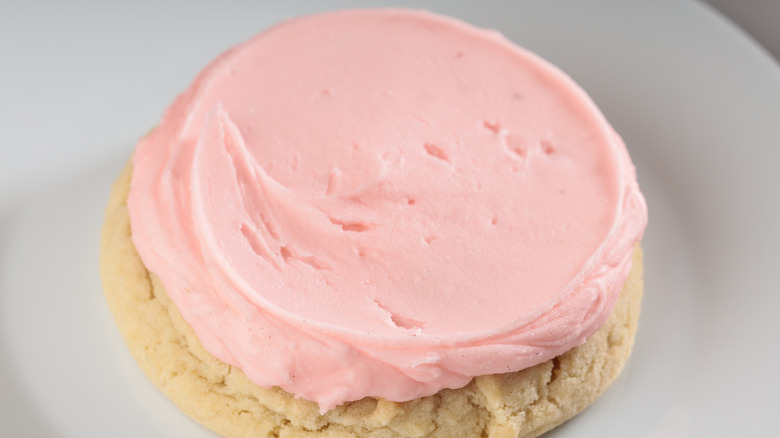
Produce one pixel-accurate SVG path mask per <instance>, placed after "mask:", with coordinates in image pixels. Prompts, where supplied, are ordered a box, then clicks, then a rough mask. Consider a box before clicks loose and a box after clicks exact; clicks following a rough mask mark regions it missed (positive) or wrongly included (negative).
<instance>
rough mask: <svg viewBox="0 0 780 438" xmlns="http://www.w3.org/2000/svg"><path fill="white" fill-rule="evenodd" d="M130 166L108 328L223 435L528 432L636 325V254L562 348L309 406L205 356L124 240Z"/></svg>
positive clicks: (544, 427)
mask: <svg viewBox="0 0 780 438" xmlns="http://www.w3.org/2000/svg"><path fill="white" fill-rule="evenodd" d="M131 173H132V165H131V164H128V165H127V166H126V167H125V169H124V171H123V172H122V174H121V176H120V177H119V179H118V181H117V182H116V183H115V185H114V187H113V189H112V192H111V197H110V201H109V204H108V208H107V212H106V219H105V223H104V227H103V232H102V242H101V257H100V270H101V276H102V279H103V286H104V290H105V295H106V299H107V302H108V304H109V307H110V309H111V313H112V314H113V316H114V319H115V321H116V324H117V326H118V327H119V331H120V333H121V334H122V336H123V338H124V339H125V341H126V343H127V345H128V347H129V349H130V351H131V353H132V355H133V357H134V358H135V360H136V361H137V362H138V365H139V366H140V367H141V369H142V370H143V371H144V373H145V374H146V375H147V376H148V378H149V379H150V380H151V381H152V382H153V383H154V384H155V385H156V386H157V387H158V388H159V389H160V390H161V391H162V392H163V393H164V394H165V395H166V396H168V397H169V398H170V399H171V400H172V401H173V402H174V403H175V404H176V405H177V406H179V408H180V409H181V410H182V411H183V412H184V413H186V414H187V415H189V416H191V417H192V418H194V419H195V420H197V421H198V422H200V423H201V424H203V425H204V426H206V427H207V428H209V429H211V430H213V431H215V432H217V433H219V434H221V435H224V436H226V437H269V438H270V437H375V438H379V437H382V438H390V437H485V436H488V437H495V438H498V437H501V438H504V437H535V436H538V435H540V434H542V433H544V432H545V431H548V430H550V429H552V428H553V427H555V426H557V425H559V424H560V423H562V422H564V421H566V420H567V419H569V418H571V417H572V416H574V415H575V414H577V413H578V412H580V411H582V410H583V409H585V407H587V406H588V405H589V404H590V403H592V402H593V401H594V400H595V399H596V398H597V397H598V396H599V395H600V394H601V393H603V392H604V390H605V389H606V388H607V387H608V386H609V384H610V383H611V382H612V381H613V380H614V379H615V378H616V377H617V376H618V374H619V373H620V370H621V369H622V367H623V365H624V364H625V362H626V360H627V358H628V356H629V353H630V351H631V348H632V345H633V343H634V336H635V333H636V329H637V322H638V318H639V310H640V303H641V297H642V290H643V284H642V251H641V248H640V247H639V246H638V245H637V246H636V247H635V249H634V255H633V266H632V269H631V272H630V274H629V277H628V279H627V281H626V282H625V284H624V286H623V289H622V291H621V293H620V296H619V298H618V301H617V303H616V304H615V306H614V309H613V311H612V313H611V315H610V316H609V319H608V320H607V322H606V324H604V325H603V326H602V327H601V329H599V330H598V331H597V332H596V333H595V334H593V335H592V336H590V337H589V338H588V339H587V341H586V342H585V343H584V344H582V345H580V346H578V347H575V348H573V349H571V350H570V351H568V352H566V353H564V354H562V355H560V356H558V357H555V358H554V359H552V360H548V361H546V362H544V363H541V364H539V365H536V366H534V367H531V368H528V369H524V370H521V371H518V372H512V373H507V374H496V375H487V376H479V377H476V378H474V379H473V380H472V381H471V382H470V383H469V384H468V385H466V386H465V387H462V388H459V389H444V390H441V391H440V392H439V393H437V394H435V395H431V396H427V397H422V398H419V399H415V400H411V401H408V402H401V403H396V402H389V401H385V400H382V399H379V398H373V397H366V398H364V399H361V400H358V401H353V402H347V403H344V404H342V405H340V406H338V407H336V408H335V409H332V410H330V411H328V412H326V413H325V414H324V415H321V414H320V412H319V409H318V406H317V404H316V403H314V402H311V401H307V400H304V399H301V398H296V397H295V396H293V395H292V394H289V393H287V392H285V391H283V390H281V389H279V388H276V387H274V388H270V389H266V388H262V387H260V386H257V385H255V384H253V383H252V382H250V381H249V380H248V379H247V377H246V376H245V375H244V373H243V372H242V371H241V370H240V369H237V368H235V367H233V366H230V365H227V364H225V363H223V362H221V361H219V360H218V359H216V358H214V357H213V356H212V355H211V354H209V353H208V352H207V351H206V350H205V349H204V348H203V347H202V345H201V344H200V342H199V341H198V338H197V337H196V336H195V334H194V332H193V330H192V329H191V328H190V326H189V325H188V324H187V323H186V322H185V321H184V319H183V318H182V317H181V315H180V313H179V312H178V310H177V309H176V307H175V306H174V305H172V303H171V301H170V300H169V298H168V295H167V293H166V291H165V289H164V287H163V286H162V284H161V283H160V281H159V280H158V279H157V278H156V276H155V275H154V274H152V273H150V272H149V271H148V270H147V269H146V267H145V266H144V264H143V262H142V261H141V259H140V257H139V256H138V254H137V252H136V249H135V247H134V245H133V242H132V236H131V231H130V219H129V215H128V211H127V206H126V199H127V195H128V191H129V184H130V178H131Z"/></svg>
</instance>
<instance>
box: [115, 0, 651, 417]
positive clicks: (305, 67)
mask: <svg viewBox="0 0 780 438" xmlns="http://www.w3.org/2000/svg"><path fill="white" fill-rule="evenodd" d="M127 211H128V212H129V220H130V224H129V226H130V230H131V236H132V243H133V246H134V248H135V249H136V250H137V251H138V255H139V256H140V259H141V260H142V262H143V265H144V266H145V268H146V269H148V271H149V272H150V273H152V274H153V275H154V276H155V277H156V278H158V279H159V282H160V283H161V285H162V286H163V287H164V291H165V293H166V294H167V296H168V297H169V298H170V300H171V303H172V305H173V306H174V307H175V310H176V311H177V312H179V313H180V314H181V316H182V317H183V319H184V321H186V323H187V324H188V325H189V326H190V327H191V328H192V330H193V331H194V333H195V334H196V336H197V340H198V341H199V342H200V343H201V344H202V346H203V347H204V348H205V350H206V351H208V353H209V354H211V355H213V356H214V357H215V358H216V359H218V360H219V361H221V362H224V363H225V364H227V365H230V366H232V367H234V368H235V369H238V370H241V371H242V372H243V373H245V374H246V377H247V378H248V379H249V381H251V382H252V383H253V384H255V385H257V386H259V387H261V388H281V389H283V390H284V391H286V392H287V393H289V394H291V395H293V396H294V397H295V398H296V399H300V400H307V401H311V402H315V403H316V404H317V406H318V410H319V413H320V414H326V413H328V412H329V411H331V410H333V409H334V408H336V407H338V406H342V405H344V404H345V403H347V404H348V403H349V402H353V401H358V400H362V399H365V398H366V397H373V398H378V399H382V400H385V401H389V402H408V401H412V400H415V399H419V398H422V397H426V396H431V395H433V394H437V393H439V392H440V391H442V390H445V389H457V388H462V387H464V386H466V385H467V384H469V383H470V382H472V380H473V379H474V378H475V377H477V376H486V375H494V374H502V373H513V372H518V371H521V370H525V369H528V368H530V367H533V366H536V365H538V364H541V363H544V362H546V361H550V360H552V359H553V358H555V357H557V356H560V355H561V354H563V353H565V352H567V351H570V350H571V349H572V348H574V347H577V346H579V345H581V344H583V343H584V342H586V340H587V339H588V338H589V337H590V336H591V335H593V334H594V333H595V332H596V331H597V330H599V329H600V328H601V327H602V325H603V324H604V323H605V321H606V320H607V318H608V317H609V316H610V314H611V312H612V309H613V306H614V304H615V302H616V301H617V299H618V297H619V295H620V293H621V289H622V288H623V285H624V283H625V281H626V278H627V276H628V275H629V271H630V270H631V269H632V255H633V254H634V252H635V246H636V244H637V242H638V241H639V240H640V239H641V237H642V233H643V231H644V227H645V224H646V220H647V211H646V206H645V202H644V199H643V197H642V195H641V193H640V191H639V188H638V185H637V182H636V175H635V171H634V167H633V165H632V163H631V161H630V159H629V156H628V153H627V151H626V148H625V146H624V144H623V142H622V141H621V140H620V138H619V137H618V135H617V134H616V133H615V132H614V131H613V130H612V128H611V127H610V125H609V124H608V123H607V121H606V120H605V118H604V116H603V115H602V114H601V113H600V111H599V110H598V109H597V108H596V106H595V105H594V104H593V102H592V101H591V100H590V98H589V97H588V96H587V95H586V94H585V92H583V91H582V89H581V88H580V87H578V86H577V85H576V84H575V83H574V82H573V81H572V80H571V79H570V78H568V77H567V76H566V75H565V74H563V73H562V72H561V71H559V70H558V69H557V68H555V67H553V66H552V65H550V64H548V63H547V62H546V61H544V60H542V59H540V58H539V57H537V56H535V55H533V54H531V53H529V52H527V51H525V50H523V49H521V48H519V47H517V46H515V45H514V44H512V43H511V42H509V41H508V40H506V39H505V38H503V37H502V36H501V35H499V34H498V33H496V32H492V31H485V30H481V29H477V28H474V27H472V26H470V25H467V24H465V23H462V22H460V21H456V20H453V19H449V18H444V17H440V16H436V15H433V14H429V13H425V12H416V11H405V10H358V11H343V12H335V13H329V14H322V15H315V16H309V17H303V18H298V19H293V20H289V21H286V22H283V23H281V24H279V25H277V26H275V27H273V28H271V29H269V30H266V31H264V32H263V33H261V34H260V35H258V36H257V37H255V38H253V39H251V40H249V41H247V42H245V43H243V44H240V45H238V46H236V47H234V48H233V49H231V50H229V51H228V52H226V53H225V54H223V55H222V56H220V57H219V58H217V59H216V60H215V61H213V62H212V63H211V64H210V65H209V66H208V67H207V68H206V69H205V70H204V71H203V72H202V73H201V74H200V75H199V76H198V77H197V78H196V79H195V81H194V82H193V84H192V85H191V86H190V87H189V88H188V89H187V90H186V91H185V92H184V93H183V94H182V95H181V96H180V97H179V98H177V99H176V101H175V102H174V103H173V105H172V106H171V107H170V108H169V109H168V110H167V112H166V114H165V116H164V117H163V119H162V121H161V122H160V124H159V126H158V127H157V128H156V129H155V130H154V131H153V132H152V133H151V134H149V135H148V136H146V137H144V138H143V139H142V140H141V141H140V143H139V144H138V147H137V150H136V152H135V154H134V156H133V165H132V177H131V179H130V182H129V194H128V195H127Z"/></svg>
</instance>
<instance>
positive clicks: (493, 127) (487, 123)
mask: <svg viewBox="0 0 780 438" xmlns="http://www.w3.org/2000/svg"><path fill="white" fill-rule="evenodd" d="M482 125H483V126H484V127H485V128H487V129H489V130H490V131H492V132H493V133H495V134H498V133H499V131H501V125H499V124H498V122H496V121H492V120H483V121H482Z"/></svg>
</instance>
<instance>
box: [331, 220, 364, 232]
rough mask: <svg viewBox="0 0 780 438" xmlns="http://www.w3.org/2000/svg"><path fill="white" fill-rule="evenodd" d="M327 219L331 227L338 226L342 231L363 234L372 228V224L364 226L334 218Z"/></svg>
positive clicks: (360, 223) (359, 223)
mask: <svg viewBox="0 0 780 438" xmlns="http://www.w3.org/2000/svg"><path fill="white" fill-rule="evenodd" d="M329 219H330V223H332V224H333V225H338V226H340V227H341V229H342V230H344V231H355V232H363V231H368V230H370V229H372V228H374V226H373V224H365V223H362V222H345V221H341V220H338V219H335V218H329Z"/></svg>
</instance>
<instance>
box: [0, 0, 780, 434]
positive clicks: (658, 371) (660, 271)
mask: <svg viewBox="0 0 780 438" xmlns="http://www.w3.org/2000/svg"><path fill="white" fill-rule="evenodd" d="M51 3H52V4H50V5H48V6H47V8H46V9H45V10H41V9H36V6H35V5H33V4H31V3H25V4H24V5H22V4H19V5H9V6H4V11H3V14H0V17H1V18H0V59H2V60H3V61H2V62H3V67H4V68H3V70H2V71H0V83H2V87H3V88H2V90H0V91H2V93H0V95H2V96H3V98H2V99H0V123H2V124H3V126H2V129H0V151H1V152H2V153H1V154H0V435H3V436H25V437H102V436H111V437H139V436H160V437H180V436H189V437H209V436H212V434H210V433H209V432H208V431H206V430H204V429H203V428H201V427H200V426H198V425H197V424H195V423H194V422H193V421H191V420H189V419H188V418H187V417H185V416H184V415H183V414H181V413H179V411H178V410H177V409H176V408H175V407H174V406H173V405H172V404H171V403H170V402H169V401H167V399H166V398H165V397H164V396H162V395H161V394H160V393H159V392H158V391H157V390H156V389H155V388H154V387H153V386H152V385H151V384H150V383H148V382H147V380H146V379H145V378H144V377H143V375H142V374H141V373H140V371H139V370H138V368H137V367H136V365H135V363H134V362H133V361H132V359H131V358H130V356H129V353H128V352H127V350H126V349H125V347H124V344H123V342H122V340H121V339H120V337H119V335H118V333H117V330H116V328H115V327H114V325H113V321H112V320H111V317H110V315H109V314H108V311H107V309H106V306H105V304H104V302H103V297H102V292H101V288H100V281H99V278H98V274H97V259H98V235H99V230H100V226H101V221H102V211H103V206H104V204H105V202H106V199H107V194H108V188H109V185H110V184H111V182H112V180H113V178H114V177H115V176H116V175H117V174H118V173H119V170H120V168H121V166H122V164H123V162H124V161H125V159H126V158H127V157H128V156H129V154H130V152H131V150H132V147H133V143H134V141H135V139H136V138H137V137H138V136H139V135H140V134H142V133H143V132H145V131H146V130H147V129H148V128H149V127H151V126H153V125H154V124H155V122H156V120H157V118H158V117H159V115H160V114H161V112H162V110H163V108H164V107H165V106H166V105H167V104H168V103H169V102H170V101H171V100H172V98H173V96H174V95H175V94H176V93H177V92H179V91H180V90H181V89H183V88H184V87H185V86H186V84H187V83H188V82H189V81H190V80H191V78H192V77H193V76H194V75H195V73H196V72H197V71H198V70H199V69H200V68H201V67H202V66H203V65H204V64H205V63H206V62H207V61H208V60H209V59H211V58H212V57H213V56H215V55H216V54H218V53H219V52H220V51H222V50H223V49H225V48H227V47H228V46H230V45H232V44H233V43H236V42H238V41H240V40H242V39H244V38H247V37H249V36H250V35H252V34H254V33H255V32H257V31H259V30H260V29H261V28H263V27H265V26H267V25H269V24H271V23H273V22H276V21H278V20H280V19H282V18H284V17H286V16H289V15H297V14H300V13H302V12H307V11H314V10H322V9H333V8H336V7H342V6H345V5H348V4H349V3H348V2H339V3H338V4H331V5H328V6H325V5H320V4H317V5H316V6H312V5H311V4H309V3H295V4H293V5H291V6H285V7H283V6H281V5H274V6H272V5H262V4H260V3H259V2H255V3H257V4H243V5H234V6H231V7H230V8H227V7H225V6H218V4H217V3H216V2H214V3H213V4H211V5H206V4H199V6H197V7H195V6H190V3H189V2H181V3H180V4H178V5H167V6H164V5H156V4H151V3H150V4H143V3H138V2H125V3H127V4H123V5H122V6H121V9H116V7H114V8H113V9H112V8H111V7H108V6H103V7H102V8H89V9H88V8H81V9H79V8H78V7H74V6H73V5H72V3H67V4H66V3H65V2H62V3H61V4H60V3H56V4H55V2H51ZM585 3H587V4H585ZM427 7H428V8H430V9H433V10H436V11H439V12H442V13H447V14H450V15H455V16H459V17H462V18H464V19H466V20H468V21H471V22H473V23H475V24H478V25H482V26H486V27H493V28H497V29H499V30H501V31H502V32H504V33H505V34H506V35H507V36H508V37H510V38H511V39H513V40H515V41H517V42H518V43H520V44H521V45H524V46H526V47H528V48H530V49H532V50H534V51H536V52H538V53H539V54H541V55H542V56H544V57H546V58H548V59H549V60H551V61H552V62H554V63H556V64H558V65H559V66H561V67H562V68H563V69H564V70H566V71H567V72H569V73H570V74H571V75H572V76H573V77H574V78H575V79H576V80H577V81H578V82H580V83H581V84H582V85H583V86H584V87H585V89H587V90H588V92H589V93H590V94H591V95H592V96H593V97H594V99H595V100H596V101H597V103H598V104H599V105H600V106H601V108H602V109H603V111H604V112H605V113H606V115H607V117H608V118H609V119H610V120H611V122H612V123H613V125H614V126H615V128H616V129H617V130H618V131H619V132H620V133H621V134H622V135H623V137H624V138H625V140H626V142H627V143H628V145H629V150H630V152H631V154H632V156H633V157H634V160H635V162H636V165H637V167H638V171H639V178H640V183H641V186H642V188H643V191H644V192H645V194H646V196H647V199H648V203H649V206H650V225H649V228H648V230H647V234H646V237H645V240H644V246H645V250H646V272H647V275H646V296H645V301H644V306H643V310H642V319H641V327H640V332H639V335H638V338H637V346H636V349H635V351H634V354H633V356H632V357H631V359H630V360H629V363H628V365H627V368H626V369H625V371H624V372H623V374H622V375H621V377H620V378H619V380H618V381H617V382H616V383H615V385H614V386H613V387H612V388H610V389H609V390H608V392H607V393H606V394H605V395H604V397H602V398H601V399H600V400H599V401H598V402H597V403H596V404H595V405H593V406H592V407H591V408H589V409H588V410H587V411H586V412H585V413H584V414H582V415H580V416H578V417H577V418H576V419H574V420H572V421H571V422H569V423H567V424H566V425H564V426H563V427H561V428H560V429H557V430H556V431H555V432H553V433H551V434H550V435H549V436H553V437H556V438H562V437H575V436H576V437H581V436H600V437H626V436H631V437H713V436H715V437H731V436H771V435H772V434H773V433H776V427H775V419H774V418H773V417H774V416H776V411H777V408H779V407H780V403H779V402H778V401H777V394H778V393H780V373H778V371H777V370H778V369H780V354H778V353H777V347H778V346H780V326H779V325H778V323H777V322H775V321H776V320H775V314H776V313H777V309H778V308H779V307H780V293H779V292H780V287H778V285H777V281H776V271H777V269H778V268H780V253H779V252H778V248H780V232H779V231H778V228H777V224H779V223H780V202H779V201H778V199H780V197H779V196H778V193H777V191H778V189H780V173H779V172H778V171H777V165H778V164H780V128H778V127H777V126H778V121H780V69H779V68H778V66H777V65H776V64H775V63H774V62H772V61H771V60H770V59H769V57H768V56H766V55H765V54H764V53H763V52H762V51H761V50H760V49H758V48H757V47H756V46H755V45H754V44H752V43H751V42H750V41H749V40H748V39H747V38H745V37H744V36H743V35H742V34H741V33H740V32H739V31H737V30H735V29H734V28H732V27H731V26H730V25H728V24H727V23H726V22H724V21H723V20H722V19H720V18H719V17H718V16H717V15H715V14H714V13H712V12H711V11H710V10H709V9H707V8H705V7H703V6H701V5H699V4H697V3H690V2H672V1H668V2H643V3H641V4H638V2H598V3H594V2H577V3H575V2H569V3H565V4H562V3H559V2H534V3H526V2H516V3H512V4H505V5H502V6H500V7H499V6H495V5H490V6H485V5H483V6H478V5H477V4H476V3H475V2H448V3H444V2H440V3H432V4H428V5H427ZM58 8H59V9H58Z"/></svg>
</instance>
